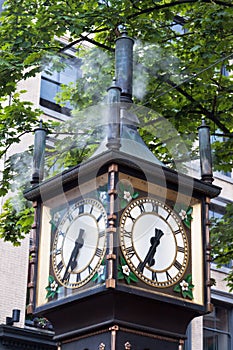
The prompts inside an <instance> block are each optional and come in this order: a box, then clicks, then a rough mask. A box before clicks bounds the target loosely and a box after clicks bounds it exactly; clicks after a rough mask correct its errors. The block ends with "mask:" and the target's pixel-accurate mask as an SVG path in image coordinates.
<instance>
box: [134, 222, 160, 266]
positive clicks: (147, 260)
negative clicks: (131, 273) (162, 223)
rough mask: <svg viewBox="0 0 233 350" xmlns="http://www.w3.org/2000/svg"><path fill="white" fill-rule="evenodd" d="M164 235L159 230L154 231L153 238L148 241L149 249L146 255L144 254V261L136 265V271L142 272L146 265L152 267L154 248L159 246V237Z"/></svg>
mask: <svg viewBox="0 0 233 350" xmlns="http://www.w3.org/2000/svg"><path fill="white" fill-rule="evenodd" d="M163 235H164V233H163V231H162V230H160V229H157V228H156V229H155V236H154V237H151V239H150V244H151V246H150V248H149V250H148V253H147V254H146V257H145V259H144V261H141V262H140V263H139V264H138V270H139V271H140V272H142V271H143V269H144V267H145V266H146V264H148V265H149V266H152V265H154V263H155V261H154V255H155V252H156V248H157V247H158V245H159V244H160V239H161V237H162V236H163Z"/></svg>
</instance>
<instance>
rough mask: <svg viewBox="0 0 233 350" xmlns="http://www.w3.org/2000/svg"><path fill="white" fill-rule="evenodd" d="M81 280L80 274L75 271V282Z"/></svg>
mask: <svg viewBox="0 0 233 350" xmlns="http://www.w3.org/2000/svg"><path fill="white" fill-rule="evenodd" d="M80 281H81V274H80V272H79V273H77V276H76V282H80Z"/></svg>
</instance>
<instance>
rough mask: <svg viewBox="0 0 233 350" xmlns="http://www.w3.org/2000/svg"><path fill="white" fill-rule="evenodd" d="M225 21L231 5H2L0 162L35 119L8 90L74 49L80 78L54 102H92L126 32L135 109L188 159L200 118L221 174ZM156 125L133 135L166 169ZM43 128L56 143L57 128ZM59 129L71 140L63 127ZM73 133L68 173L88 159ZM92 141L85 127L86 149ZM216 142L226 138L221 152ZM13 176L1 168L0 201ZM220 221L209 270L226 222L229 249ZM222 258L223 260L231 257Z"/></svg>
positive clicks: (211, 0) (228, 117)
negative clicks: (164, 128) (182, 147)
mask: <svg viewBox="0 0 233 350" xmlns="http://www.w3.org/2000/svg"><path fill="white" fill-rule="evenodd" d="M232 14H233V4H232V1H231V0H225V1H224V0H175V1H174V0H148V1H143V0H124V1H117V0H111V1H108V0H100V1H95V0H89V1H76V0H56V1H50V0H23V1H19V0H6V1H5V4H4V11H3V12H2V14H1V18H0V20H1V27H0V31H1V35H0V47H1V50H0V87H1V89H0V99H1V100H0V118H1V125H0V140H1V143H0V152H1V153H0V155H1V158H2V159H3V158H4V157H5V155H6V152H7V151H8V149H9V148H10V147H11V146H12V145H15V144H17V143H18V142H19V141H20V138H21V136H22V134H24V133H28V132H32V130H33V129H34V128H35V123H36V120H37V119H38V115H39V111H38V110H34V109H33V106H32V105H30V104H29V103H27V102H25V101H24V102H23V101H22V99H21V95H19V94H18V92H17V85H18V83H19V82H20V81H22V80H24V79H27V78H28V77H33V76H35V74H37V73H39V72H41V71H42V70H43V69H45V68H46V67H47V66H48V64H49V65H50V69H62V65H61V61H60V57H62V56H63V55H64V54H65V53H66V52H67V50H68V49H70V48H72V47H75V49H76V50H77V54H78V57H79V58H81V59H82V60H83V65H82V71H83V76H82V79H79V80H78V81H77V84H76V85H69V86H68V87H65V88H64V89H63V91H62V93H61V94H60V96H58V101H59V103H60V104H62V102H63V101H64V100H67V99H68V100H70V101H71V103H72V104H73V106H74V108H75V109H76V110H77V109H79V110H82V109H85V108H87V107H88V106H90V105H95V104H97V103H99V102H100V101H102V100H103V98H104V95H105V91H106V88H107V87H108V86H109V85H110V82H111V79H112V77H113V74H114V67H113V62H114V59H113V55H114V47H115V39H116V38H117V37H118V36H119V35H120V33H119V32H120V31H121V30H122V26H124V25H126V26H127V31H128V34H129V35H130V36H131V37H133V38H135V72H136V73H138V74H135V77H134V79H135V83H134V101H135V103H137V104H141V105H143V106H145V107H146V108H148V109H150V110H153V111H155V112H156V113H157V114H158V115H160V116H162V117H163V118H166V119H167V120H169V121H170V122H171V123H172V125H173V126H174V127H175V128H176V130H177V132H178V135H179V136H180V137H182V138H183V140H184V141H185V143H186V145H187V149H188V150H189V157H191V156H192V152H193V151H194V150H193V148H192V145H193V141H195V140H196V139H197V132H196V130H197V127H198V126H199V125H200V123H201V118H203V117H205V119H206V122H207V124H209V125H210V128H211V133H212V135H215V137H214V138H213V140H214V143H213V155H214V166H215V169H216V170H224V171H230V170H231V169H232V162H233V157H232V153H233V137H232V136H233V118H232V112H233V104H232V95H233V84H232V78H231V77H230V76H226V74H225V72H226V71H228V72H230V71H231V70H232V62H233V54H232V52H233V50H232V46H233V40H232V39H233V38H232V36H233V34H232V33H233V21H232ZM180 24H181V25H182V28H183V29H181V26H179V25H180ZM67 33H69V39H68V42H66V43H65V44H64V41H63V40H58V38H63V37H64V36H67ZM87 43H88V45H89V46H88V48H87V46H86V44H87ZM51 67H52V68H51ZM78 117H79V118H80V115H79V114H78ZM79 123H84V120H81V121H80V120H79ZM84 128H85V126H84ZM156 128H157V129H158V128H159V124H158V119H156V118H153V114H152V115H151V116H150V115H149V113H148V114H147V115H146V117H144V118H142V120H141V126H140V133H141V135H142V137H143V138H144V140H145V141H146V142H147V144H148V145H149V147H150V149H151V150H152V151H153V152H154V153H155V154H156V156H157V157H158V158H160V159H161V160H163V161H165V162H167V163H168V164H169V163H170V164H172V162H173V159H172V158H173V155H171V154H169V152H168V144H170V145H172V144H173V145H174V146H175V143H176V142H175V140H173V143H172V141H171V140H170V139H169V135H167V139H166V138H165V137H164V139H163V142H161V140H159V138H158V137H156V132H155V130H156ZM50 130H51V133H52V134H51V136H52V137H54V138H55V139H56V138H57V137H56V136H54V134H56V132H57V126H56V127H54V128H53V127H52V129H50ZM68 131H69V132H70V134H71V133H72V131H73V128H72V124H71V125H70V126H69V129H68ZM59 133H62V130H61V129H59ZM69 136H70V135H69ZM74 136H75V137H74V138H73V140H76V143H75V142H74V144H73V146H74V147H71V148H70V151H69V152H64V154H65V158H63V160H62V162H61V164H62V165H61V166H64V165H65V166H71V165H72V164H73V160H74V159H75V160H76V162H77V161H78V160H80V159H81V158H82V157H83V156H85V155H88V154H89V150H87V149H86V148H85V147H84V146H85V145H86V144H85V145H82V144H81V147H80V143H78V142H77V135H74ZM92 136H93V135H92V134H91V133H89V130H88V137H87V140H86V141H87V143H88V144H89V145H90V144H92V143H91V142H90V141H91V140H92ZM220 138H221V139H223V138H224V139H225V143H224V147H222V142H219V141H220ZM58 142H60V141H58ZM69 142H70V139H69V138H68V136H67V137H63V139H62V142H61V143H62V144H63V145H64V150H66V148H65V147H66V145H67V144H69ZM169 142H170V143H169ZM77 146H78V147H77ZM92 147H93V144H92V146H91V148H92ZM178 153H179V150H177V154H178ZM49 155H50V164H49V167H51V168H52V167H53V164H54V163H55V162H57V160H58V159H57V156H58V153H56V151H55V152H52V151H50V154H49ZM178 155H179V154H178ZM59 161H60V160H59ZM15 174H16V172H15V170H12V167H11V166H10V164H9V161H8V163H6V167H5V170H4V173H3V177H2V180H1V190H0V191H1V192H0V194H1V195H5V194H6V192H8V191H9V190H10V189H11V190H12V185H13V183H14V181H15ZM10 205H11V204H10V203H9V202H8V204H7V208H8V209H7V208H5V209H7V210H8V214H10V211H11V208H10ZM229 208H231V206H229ZM229 210H230V209H229ZM3 215H4V214H3ZM226 215H228V214H226ZM2 218H3V217H2ZM229 220H230V218H229V217H228V218H227V219H226V220H225V222H220V223H219V224H216V225H215V227H214V230H213V236H212V237H213V244H214V247H216V249H215V248H214V256H215V257H216V256H219V257H218V263H221V262H223V260H221V256H222V255H221V254H219V255H216V254H217V253H216V251H217V250H218V249H219V252H221V251H224V249H225V248H226V245H227V241H225V240H222V239H220V240H219V241H218V244H217V245H215V242H216V237H218V234H219V233H220V234H221V232H225V228H223V225H224V224H225V225H227V227H228V230H229V237H228V239H229V241H228V242H231V241H232V237H233V232H232V229H231V227H232V225H231V223H230V221H229ZM224 227H225V226H224ZM3 230H4V228H3ZM3 236H4V234H3ZM8 237H9V236H8ZM16 241H17V240H16ZM227 256H228V257H229V259H230V258H232V255H231V253H229V254H227ZM224 261H225V260H224Z"/></svg>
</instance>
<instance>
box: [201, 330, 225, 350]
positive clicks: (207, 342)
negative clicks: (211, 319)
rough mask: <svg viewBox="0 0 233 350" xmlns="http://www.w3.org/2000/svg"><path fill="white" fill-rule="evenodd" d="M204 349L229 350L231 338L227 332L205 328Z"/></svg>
mask: <svg viewBox="0 0 233 350" xmlns="http://www.w3.org/2000/svg"><path fill="white" fill-rule="evenodd" d="M203 343H204V348H203V350H229V347H230V339H229V336H228V335H227V334H221V333H216V332H214V331H209V330H204V342H203Z"/></svg>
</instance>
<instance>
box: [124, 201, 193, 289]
mask: <svg viewBox="0 0 233 350" xmlns="http://www.w3.org/2000/svg"><path fill="white" fill-rule="evenodd" d="M120 244H121V249H122V252H123V255H124V257H125V259H126V261H127V263H128V264H129V266H130V267H131V269H132V271H133V272H134V273H135V274H136V275H137V276H138V277H139V278H140V279H141V280H143V281H144V282H146V283H148V284H150V285H152V286H155V287H160V288H167V287H170V286H171V285H173V284H175V283H177V282H178V281H179V280H180V279H181V278H182V277H183V275H184V273H185V271H186V268H187V265H188V258H189V254H188V252H189V246H188V239H187V235H186V232H185V229H184V227H183V225H182V223H181V220H180V218H179V217H178V216H177V215H176V213H175V212H174V211H173V210H172V209H171V208H169V206H168V205H166V204H163V203H161V202H160V201H158V200H156V199H153V198H140V199H136V200H134V201H132V202H131V203H130V204H129V205H128V207H127V208H126V209H125V211H124V212H123V214H122V217H121V224H120Z"/></svg>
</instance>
